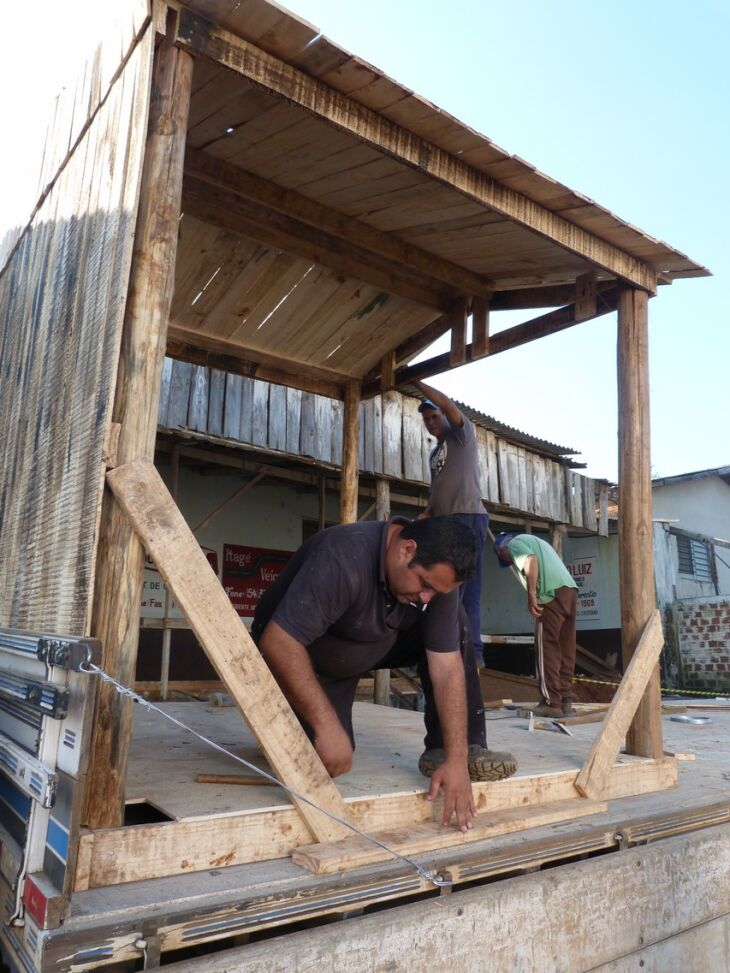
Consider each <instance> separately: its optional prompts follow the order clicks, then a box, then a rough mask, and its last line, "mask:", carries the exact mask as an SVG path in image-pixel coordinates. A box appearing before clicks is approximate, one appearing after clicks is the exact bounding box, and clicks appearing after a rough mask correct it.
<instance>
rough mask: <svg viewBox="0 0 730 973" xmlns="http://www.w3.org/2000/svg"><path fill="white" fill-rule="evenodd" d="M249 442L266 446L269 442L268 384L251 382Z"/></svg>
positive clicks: (256, 381)
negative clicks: (251, 401) (251, 399)
mask: <svg viewBox="0 0 730 973" xmlns="http://www.w3.org/2000/svg"><path fill="white" fill-rule="evenodd" d="M251 423H252V425H251V442H252V443H253V444H254V445H255V446H268V440H269V383H268V382H260V381H259V380H258V379H257V378H255V379H254V380H253V403H252V420H251Z"/></svg>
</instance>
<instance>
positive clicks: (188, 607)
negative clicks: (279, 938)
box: [107, 461, 351, 841]
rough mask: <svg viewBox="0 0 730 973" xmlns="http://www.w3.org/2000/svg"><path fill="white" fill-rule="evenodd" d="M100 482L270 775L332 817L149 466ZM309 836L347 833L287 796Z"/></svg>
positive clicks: (322, 778) (274, 692)
mask: <svg viewBox="0 0 730 973" xmlns="http://www.w3.org/2000/svg"><path fill="white" fill-rule="evenodd" d="M107 481H108V483H109V485H110V487H111V489H112V491H113V492H114V496H115V497H116V499H117V501H118V503H119V505H120V507H121V508H122V510H123V511H124V513H125V515H126V516H127V518H128V519H129V521H130V523H131V524H132V526H133V527H134V530H135V531H136V532H137V534H138V536H139V538H140V540H141V541H142V543H143V544H144V546H145V548H146V550H147V552H148V553H149V555H150V557H151V558H152V560H153V561H154V562H155V566H156V567H157V569H158V571H159V572H160V574H161V575H162V577H163V578H164V579H165V581H166V582H167V583H168V585H169V586H170V590H171V591H172V594H173V595H174V597H175V600H176V601H177V603H178V605H179V606H180V608H181V609H182V611H183V613H184V615H185V617H186V618H187V620H188V621H189V623H190V627H191V628H192V630H193V632H194V633H195V636H196V638H197V639H198V641H199V642H200V644H201V645H202V647H203V649H204V650H205V653H206V655H207V656H208V658H209V659H210V661H211V663H212V664H213V667H214V668H215V670H216V672H217V673H218V675H219V677H220V679H221V681H222V682H223V683H224V685H225V687H226V690H227V691H228V693H229V694H230V696H231V698H232V699H233V700H234V701H235V703H236V705H237V706H238V708H239V710H240V711H241V715H242V716H243V718H244V719H245V721H246V722H247V723H248V725H249V726H250V727H251V731H252V732H253V733H254V735H255V736H256V738H257V739H258V741H259V745H260V746H261V749H262V750H263V752H264V753H265V754H266V757H267V759H268V761H269V763H270V764H271V766H272V768H273V770H274V773H275V774H276V775H277V776H278V777H279V779H280V780H281V781H282V782H283V783H284V784H286V785H287V786H289V787H291V788H293V789H294V790H295V791H297V792H298V793H299V794H301V795H303V796H304V797H306V798H308V799H309V800H310V801H313V802H314V803H315V804H318V805H319V806H320V807H323V808H325V809H326V810H327V811H330V812H331V813H333V814H336V815H337V816H338V817H340V818H344V819H346V818H347V810H346V808H345V805H344V803H343V800H342V797H341V796H340V793H339V791H338V790H337V787H336V786H335V784H334V783H333V782H332V780H331V779H330V776H329V774H328V773H327V771H326V770H325V767H324V765H323V764H322V762H321V760H320V759H319V757H318V756H317V753H316V751H315V749H314V747H313V746H312V744H311V743H310V742H309V740H308V739H307V736H306V734H305V733H304V730H303V729H302V728H301V726H300V725H299V721H298V720H297V718H296V716H295V715H294V713H293V711H292V709H291V707H290V706H289V703H288V702H287V701H286V699H285V697H284V695H283V693H282V692H281V690H280V689H279V686H278V685H277V682H276V680H275V679H274V677H273V675H272V674H271V672H270V670H269V668H268V666H267V665H266V663H265V662H264V660H263V658H262V657H261V653H260V652H259V650H258V648H257V647H256V645H255V644H254V642H253V640H252V638H251V636H250V635H249V634H248V632H247V631H246V628H245V626H244V624H243V622H242V621H241V619H240V618H239V617H238V615H237V614H236V610H235V609H234V607H233V605H232V604H231V602H230V600H229V598H228V595H227V594H226V593H225V591H224V590H223V586H222V585H221V583H220V581H219V580H218V578H217V577H216V575H215V574H214V573H213V571H212V569H211V567H210V564H209V563H208V560H207V559H206V557H205V554H204V553H203V551H202V550H201V548H200V545H199V544H198V542H197V541H196V540H195V537H194V536H193V533H192V531H191V530H190V528H189V527H188V525H187V524H186V523H185V520H184V518H183V516H182V514H181V513H180V511H179V509H178V508H177V506H176V504H175V502H174V500H173V499H172V497H171V496H170V494H169V492H168V490H167V488H166V487H165V484H164V483H163V482H162V478H161V477H160V474H159V473H158V472H157V470H156V469H155V467H154V466H153V465H152V463H149V462H144V461H137V462H135V463H128V464H127V465H125V466H120V467H117V469H115V470H112V471H110V472H109V473H108V474H107ZM291 799H292V801H293V802H294V804H295V805H296V806H297V808H298V810H299V812H300V813H301V815H302V817H303V818H304V820H305V821H306V822H307V825H308V826H309V828H310V830H311V832H312V834H313V835H314V836H315V838H317V839H318V840H320V841H336V840H338V839H339V838H342V837H343V836H345V835H348V834H350V833H351V832H350V831H349V829H348V828H346V827H345V826H344V825H342V824H338V823H337V822H336V821H333V820H332V819H331V818H328V817H327V816H325V815H323V814H322V813H321V812H320V811H318V810H316V809H315V808H313V807H312V806H311V805H310V804H307V803H306V802H304V801H300V800H299V799H298V798H296V797H294V796H292V798H291Z"/></svg>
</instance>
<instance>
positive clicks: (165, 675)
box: [160, 446, 180, 700]
mask: <svg viewBox="0 0 730 973" xmlns="http://www.w3.org/2000/svg"><path fill="white" fill-rule="evenodd" d="M170 461H171V464H172V477H171V482H170V493H171V494H172V498H173V500H175V502H177V495H178V488H179V486H180V449H179V447H178V446H173V449H172V455H171V456H170ZM171 605H172V596H171V595H170V586H169V585H167V584H166V585H165V614H164V617H163V619H162V660H161V665H160V698H161V699H163V700H164V699H167V697H168V695H169V691H170V644H171V642H172V629H171V628H170V607H171Z"/></svg>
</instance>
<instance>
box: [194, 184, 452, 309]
mask: <svg viewBox="0 0 730 973" xmlns="http://www.w3.org/2000/svg"><path fill="white" fill-rule="evenodd" d="M182 206H183V211H184V212H185V213H189V214H190V215H191V216H194V217H196V219H199V220H203V221H204V222H205V223H209V224H211V225H212V226H220V227H223V228H224V229H226V230H231V231H233V232H234V233H240V234H241V235H242V236H245V237H248V238H249V239H252V240H257V241H260V242H261V243H265V244H267V245H268V246H270V247H275V248H277V249H281V250H285V251H286V252H287V253H292V254H296V255H297V256H300V257H304V258H306V259H308V260H311V261H312V262H316V263H318V264H320V265H321V266H323V267H328V268H329V269H330V270H332V271H334V272H335V273H336V274H341V275H342V276H343V277H349V278H352V279H354V280H358V281H362V282H363V283H365V284H370V285H371V286H373V287H377V288H378V289H379V290H382V291H385V292H386V293H388V294H394V295H397V296H398V297H403V298H405V299H406V300H408V301H413V302H414V303H416V304H421V305H423V306H424V307H433V308H436V309H438V310H439V311H447V310H448V309H449V308H450V307H451V305H452V303H453V301H454V291H453V289H452V288H450V287H447V286H446V285H445V284H441V283H440V282H438V281H435V280H433V278H430V277H426V276H424V275H423V274H419V273H418V272H417V271H415V270H405V269H403V268H402V267H400V266H399V265H396V264H393V263H391V262H390V261H389V260H388V258H387V257H381V256H378V255H377V254H375V253H372V252H371V251H370V250H365V249H364V248H362V247H358V246H357V245H356V244H354V243H348V242H347V241H345V240H342V239H340V238H339V237H336V236H332V235H331V234H329V233H325V231H324V230H320V229H318V228H317V227H314V226H310V225H309V224H307V223H302V222H300V221H298V220H295V219H292V218H291V217H290V216H284V215H283V214H281V213H277V212H276V211H275V210H271V209H269V207H268V206H264V205H263V204H261V203H257V202H255V201H254V200H252V199H247V198H245V197H243V196H237V195H236V194H235V193H233V192H230V190H227V189H222V188H221V187H219V186H213V185H211V184H210V183H208V182H205V181H204V180H202V179H196V178H195V177H194V176H185V179H184V181H183V199H182Z"/></svg>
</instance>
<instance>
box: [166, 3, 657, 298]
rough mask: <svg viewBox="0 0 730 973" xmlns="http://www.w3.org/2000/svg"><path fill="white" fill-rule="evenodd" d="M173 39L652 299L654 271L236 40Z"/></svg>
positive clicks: (188, 26) (189, 29) (203, 23)
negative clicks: (588, 262)
mask: <svg viewBox="0 0 730 973" xmlns="http://www.w3.org/2000/svg"><path fill="white" fill-rule="evenodd" d="M177 40H178V42H179V43H181V44H184V45H185V46H186V47H188V48H190V49H191V50H192V51H194V52H195V53H196V54H201V55H204V56H205V57H208V58H211V59H212V60H214V61H217V62H218V63H219V64H223V65H225V66H226V67H228V68H230V69H231V70H233V71H236V72H237V73H238V74H240V75H242V76H243V77H245V78H248V79H249V80H250V81H252V82H253V83H254V84H257V85H260V86H262V87H263V88H265V89H267V90H268V91H273V92H274V93H275V94H277V95H279V96H280V97H282V98H285V99H286V100H288V101H290V102H292V103H293V104H296V105H299V106H300V107H301V108H304V109H305V110H306V111H308V112H311V113H312V114H313V115H316V116H317V117H319V118H321V119H323V120H324V121H326V122H327V123H328V124H329V125H331V126H333V127H335V128H337V129H339V130H340V131H343V132H347V133H348V134H350V135H352V136H354V137H355V138H356V139H358V140H359V141H361V142H364V143H365V144H367V145H371V146H373V147H374V148H375V149H377V150H379V151H381V152H383V153H385V154H386V155H389V156H391V157H392V158H394V159H396V160H397V161H398V162H401V163H402V164H404V165H406V166H409V167H410V168H413V169H416V170H417V171H418V172H422V173H424V174H425V175H427V176H430V177H431V178H433V179H436V180H438V181H439V182H441V183H443V184H444V185H447V186H450V187H452V188H453V189H456V190H457V191H458V192H459V193H461V194H462V195H463V196H465V197H466V198H467V199H471V200H473V201H475V202H477V203H480V204H482V205H483V206H485V207H488V208H489V209H490V210H492V211H493V212H496V213H500V214H501V215H502V216H504V217H506V218H507V219H509V220H511V221H513V222H515V223H517V224H518V225H519V226H523V227H525V228H527V229H529V230H532V231H533V232H535V233H537V234H538V235H539V236H542V237H545V238H546V239H548V240H551V241H553V242H554V243H557V244H558V245H559V246H561V247H564V248H565V249H566V250H568V251H569V252H570V253H574V254H576V255H578V256H579V257H581V258H583V259H585V260H588V261H590V262H591V263H592V264H594V265H595V266H597V267H602V268H603V269H604V270H607V271H608V272H609V273H611V274H614V275H616V276H617V277H621V278H623V279H625V280H627V281H629V282H630V283H632V284H634V285H636V286H638V287H642V288H645V289H646V290H648V291H650V292H652V293H654V291H655V290H656V278H657V273H656V270H655V269H654V268H653V267H651V266H650V265H649V264H646V263H644V262H643V261H642V260H639V259H637V258H636V257H633V256H631V255H630V254H627V253H625V252H624V251H623V250H620V249H619V248H618V247H616V246H614V245H613V244H611V243H608V242H607V241H606V240H603V239H601V238H600V237H597V236H595V235H594V234H592V233H590V232H589V231H588V230H584V229H583V228H582V227H579V226H576V224H575V223H571V222H570V221H568V220H566V219H564V218H563V217H561V216H559V215H557V214H556V213H553V212H552V211H551V210H549V209H547V208H546V207H544V206H541V205H540V204H539V203H536V202H534V201H533V200H531V199H529V198H528V197H527V196H525V195H523V194H522V193H519V192H516V191H515V190H513V189H509V188H508V187H507V186H505V185H503V184H502V183H499V182H497V180H496V179H493V178H492V177H490V176H488V175H486V173H483V172H480V171H479V170H478V169H474V168H472V167H471V166H469V165H467V163H465V162H462V161H461V160H460V159H458V158H457V157H456V156H454V155H451V153H449V152H446V151H445V150H444V149H440V148H438V146H435V145H434V144H433V143H431V142H428V141H426V140H425V139H423V138H420V137H419V136H417V135H414V134H413V132H410V131H408V129H406V128H404V127H403V126H401V125H398V124H396V123H395V122H391V121H389V120H388V119H387V118H385V117H384V116H382V115H379V114H378V113H377V112H375V111H372V110H371V109H369V108H366V107H365V106H364V105H362V104H359V103H358V102H356V101H354V100H353V99H352V98H349V97H348V96H347V95H343V94H341V93H340V92H338V91H336V90H335V89H333V88H330V87H328V86H327V85H326V84H324V83H323V82H322V81H318V80H317V79H315V78H312V77H310V76H309V75H307V74H305V73H304V72H303V71H299V70H298V69H297V68H294V67H292V66H291V65H290V64H287V63H286V62H284V61H281V60H279V59H278V58H276V57H274V56H273V55H271V54H267V53H266V52H265V51H263V50H261V48H258V47H256V46H255V45H254V44H251V43H249V42H248V41H245V40H243V38H241V37H238V36H237V35H235V34H233V33H231V32H230V31H227V30H225V29H223V28H221V27H217V26H215V25H214V24H212V23H211V22H210V21H207V20H204V19H203V18H202V17H197V16H195V15H194V14H192V13H191V12H190V11H188V10H186V9H184V8H183V9H182V10H181V11H180V20H179V23H178V30H177Z"/></svg>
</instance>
